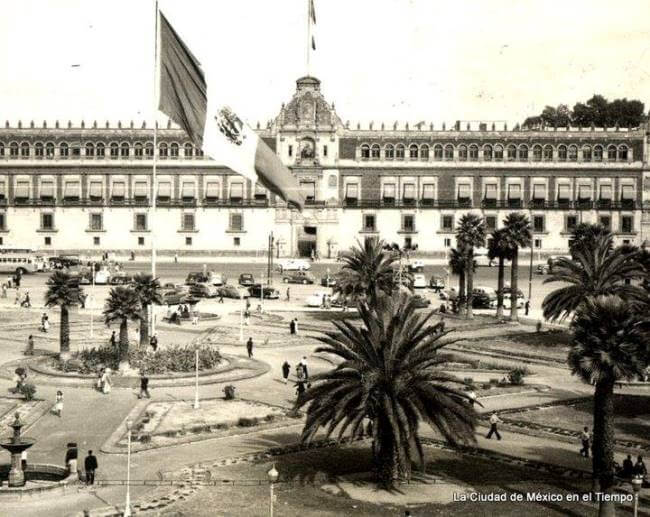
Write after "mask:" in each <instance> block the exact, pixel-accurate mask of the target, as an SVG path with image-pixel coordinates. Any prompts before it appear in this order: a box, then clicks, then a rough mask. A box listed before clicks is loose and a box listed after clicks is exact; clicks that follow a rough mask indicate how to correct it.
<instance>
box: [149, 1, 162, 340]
mask: <svg viewBox="0 0 650 517" xmlns="http://www.w3.org/2000/svg"><path fill="white" fill-rule="evenodd" d="M154 3H155V9H156V21H155V31H154V33H155V35H154V38H155V40H154V41H155V43H154V64H153V109H152V115H153V156H152V158H153V167H152V173H151V214H150V217H149V224H150V228H151V276H152V277H153V278H154V279H155V278H156V237H155V235H156V224H155V218H156V165H157V160H158V158H157V156H158V152H157V151H158V117H157V114H158V96H159V90H160V85H159V73H158V59H159V52H158V49H159V46H160V34H158V0H155V2H154ZM150 310H151V332H150V335H151V336H153V335H154V334H155V333H156V313H155V310H154V306H153V305H151V306H150Z"/></svg>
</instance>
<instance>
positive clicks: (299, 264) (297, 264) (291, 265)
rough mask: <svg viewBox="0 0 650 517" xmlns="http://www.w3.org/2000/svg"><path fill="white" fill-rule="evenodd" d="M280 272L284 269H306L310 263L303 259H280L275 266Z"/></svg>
mask: <svg viewBox="0 0 650 517" xmlns="http://www.w3.org/2000/svg"><path fill="white" fill-rule="evenodd" d="M275 267H276V268H277V269H278V270H279V271H280V272H281V273H283V272H284V271H308V270H309V269H311V264H310V263H309V262H307V261H306V260H303V259H286V260H281V261H279V262H278V263H277V265H276V266H275Z"/></svg>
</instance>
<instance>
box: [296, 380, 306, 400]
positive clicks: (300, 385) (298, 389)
mask: <svg viewBox="0 0 650 517" xmlns="http://www.w3.org/2000/svg"><path fill="white" fill-rule="evenodd" d="M305 391H306V390H305V383H304V381H298V382H297V383H296V394H297V395H298V400H300V397H302V395H303V393H305Z"/></svg>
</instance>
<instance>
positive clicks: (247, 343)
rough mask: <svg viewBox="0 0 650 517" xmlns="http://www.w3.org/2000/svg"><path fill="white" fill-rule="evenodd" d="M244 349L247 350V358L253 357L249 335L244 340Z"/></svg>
mask: <svg viewBox="0 0 650 517" xmlns="http://www.w3.org/2000/svg"><path fill="white" fill-rule="evenodd" d="M246 351H247V352H248V358H249V359H250V358H251V357H253V338H252V337H249V338H248V341H246Z"/></svg>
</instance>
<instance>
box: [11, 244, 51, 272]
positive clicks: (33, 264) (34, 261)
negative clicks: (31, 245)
mask: <svg viewBox="0 0 650 517" xmlns="http://www.w3.org/2000/svg"><path fill="white" fill-rule="evenodd" d="M48 269H49V264H48V262H47V260H46V259H45V257H43V256H41V255H38V254H37V253H36V252H35V251H34V250H30V249H18V248H0V273H18V272H19V271H20V273H21V274H23V275H24V274H26V273H36V272H39V271H47V270H48Z"/></svg>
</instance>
